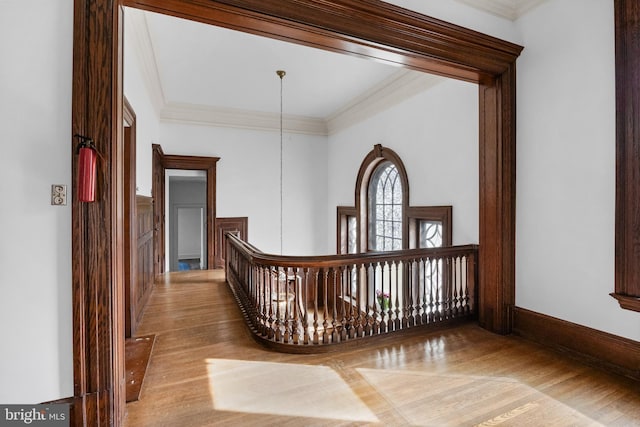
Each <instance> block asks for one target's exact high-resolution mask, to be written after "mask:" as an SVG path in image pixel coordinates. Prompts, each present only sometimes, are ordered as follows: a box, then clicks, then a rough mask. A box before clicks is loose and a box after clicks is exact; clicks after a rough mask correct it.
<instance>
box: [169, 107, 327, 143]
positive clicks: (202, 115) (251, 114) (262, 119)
mask: <svg viewBox="0 0 640 427" xmlns="http://www.w3.org/2000/svg"><path fill="white" fill-rule="evenodd" d="M160 121H162V122H165V123H179V124H192V125H203V126H214V127H230V128H237V129H252V130H262V131H274V132H275V131H279V130H280V114H278V113H265V112H260V111H247V110H240V109H233V108H220V107H211V106H207V105H194V104H184V103H177V102H170V103H167V104H166V105H165V106H164V107H163V108H162V110H161V112H160ZM283 130H284V131H285V132H287V133H299V134H305V135H320V136H326V135H327V124H326V122H325V121H324V120H323V119H317V118H313V117H306V116H296V115H290V114H285V115H284V116H283Z"/></svg>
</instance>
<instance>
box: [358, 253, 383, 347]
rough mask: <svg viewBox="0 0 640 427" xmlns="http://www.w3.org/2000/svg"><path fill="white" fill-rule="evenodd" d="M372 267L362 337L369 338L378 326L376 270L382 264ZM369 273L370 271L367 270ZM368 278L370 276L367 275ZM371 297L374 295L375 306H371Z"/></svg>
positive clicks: (367, 283) (366, 294)
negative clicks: (376, 325) (375, 326)
mask: <svg viewBox="0 0 640 427" xmlns="http://www.w3.org/2000/svg"><path fill="white" fill-rule="evenodd" d="M370 265H371V277H367V282H366V289H367V291H366V292H365V295H364V297H365V304H364V322H363V324H362V327H361V329H362V335H364V336H369V335H371V334H372V333H373V330H374V325H375V324H376V321H377V319H376V317H377V316H376V304H375V298H376V295H375V291H376V288H377V286H376V277H377V274H376V270H377V269H378V267H379V266H380V263H376V264H370ZM367 272H368V270H367ZM367 276H368V275H367ZM372 288H373V289H372ZM370 295H373V301H374V302H373V304H371V305H370V304H369V298H370Z"/></svg>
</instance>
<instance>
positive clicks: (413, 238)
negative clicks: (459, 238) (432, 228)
mask: <svg viewBox="0 0 640 427" xmlns="http://www.w3.org/2000/svg"><path fill="white" fill-rule="evenodd" d="M452 215H453V207H452V206H409V211H408V212H407V217H408V219H409V248H410V249H417V248H418V247H419V246H420V245H419V243H420V233H419V230H418V225H419V223H420V221H440V222H441V223H442V246H451V245H452V244H453V243H452V242H453V227H452V222H451V221H452Z"/></svg>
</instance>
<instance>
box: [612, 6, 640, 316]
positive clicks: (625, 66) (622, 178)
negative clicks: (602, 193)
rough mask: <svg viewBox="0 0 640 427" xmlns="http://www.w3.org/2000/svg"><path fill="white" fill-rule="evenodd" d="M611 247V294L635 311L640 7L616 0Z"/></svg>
mask: <svg viewBox="0 0 640 427" xmlns="http://www.w3.org/2000/svg"><path fill="white" fill-rule="evenodd" d="M614 8H615V9H614V10H615V39H616V243H615V248H616V249H615V250H616V256H615V268H616V273H615V292H614V293H612V294H611V296H613V297H614V298H616V299H617V300H618V302H619V303H620V307H622V308H624V309H627V310H634V311H640V232H639V231H638V230H640V175H639V174H638V171H639V170H640V144H638V141H639V140H640V116H639V115H638V111H640V3H638V1H637V0H615V2H614Z"/></svg>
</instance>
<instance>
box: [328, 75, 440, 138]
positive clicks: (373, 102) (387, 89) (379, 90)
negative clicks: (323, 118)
mask: <svg viewBox="0 0 640 427" xmlns="http://www.w3.org/2000/svg"><path fill="white" fill-rule="evenodd" d="M444 80H445V79H444V78H443V77H438V76H434V75H431V74H426V73H420V72H415V71H409V70H401V71H399V72H397V73H395V74H393V75H392V76H390V77H389V78H387V79H385V80H383V81H382V82H380V83H378V84H377V85H375V86H374V87H372V88H371V89H369V90H368V91H366V92H365V93H362V94H360V95H359V96H357V97H356V98H354V99H352V100H351V101H350V102H348V103H347V104H346V105H345V106H344V107H342V108H341V109H340V110H338V111H336V112H335V113H333V114H331V115H330V116H329V117H328V118H327V128H328V131H329V135H333V134H335V133H337V132H339V131H341V130H343V129H346V128H348V127H350V126H353V125H354V124H356V123H358V122H361V121H363V120H365V119H367V118H369V117H372V116H373V115H375V114H377V113H380V112H382V111H385V110H387V109H389V108H391V107H393V106H394V105H396V104H399V103H400V102H402V101H404V100H406V99H409V98H411V97H412V96H414V95H417V94H418V93H420V92H423V91H425V90H427V89H430V88H432V87H433V86H435V85H437V84H438V83H440V82H443V81H444Z"/></svg>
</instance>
